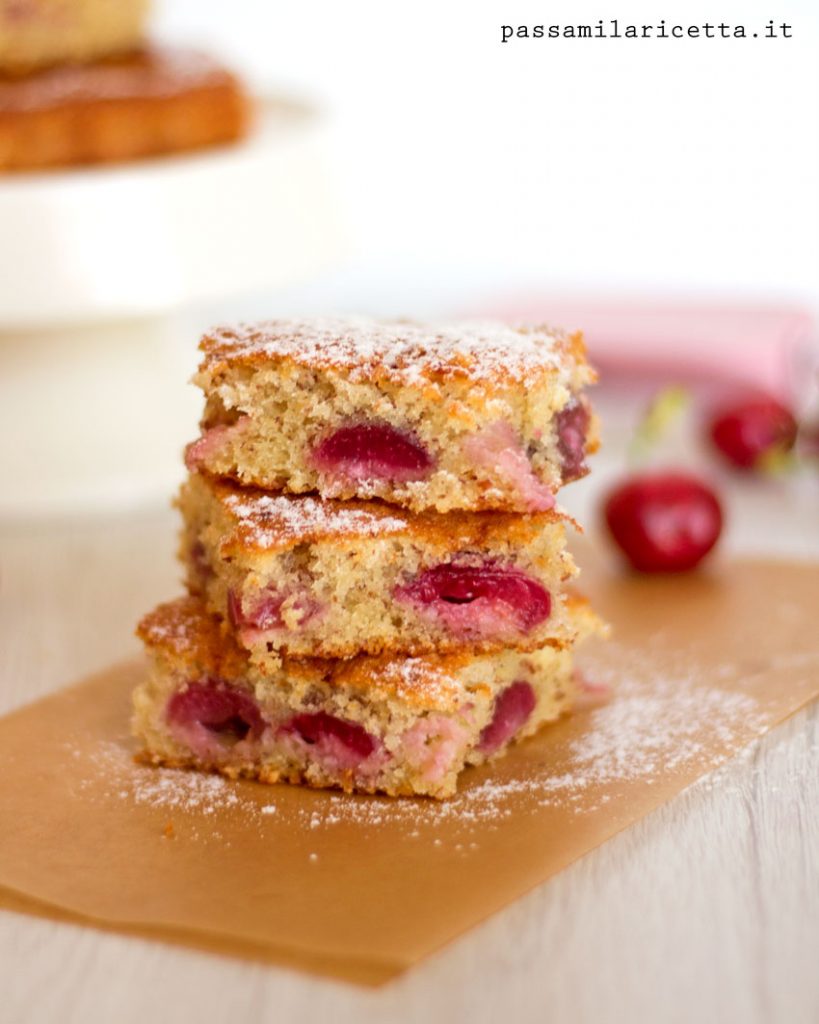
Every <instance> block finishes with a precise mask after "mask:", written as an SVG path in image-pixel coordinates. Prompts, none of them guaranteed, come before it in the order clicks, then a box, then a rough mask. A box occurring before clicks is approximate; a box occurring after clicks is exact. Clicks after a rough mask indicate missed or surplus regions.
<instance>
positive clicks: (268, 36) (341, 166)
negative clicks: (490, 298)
mask: <svg viewBox="0 0 819 1024" xmlns="http://www.w3.org/2000/svg"><path fill="white" fill-rule="evenodd" d="M612 17H617V18H619V19H620V21H621V22H622V23H626V22H636V23H639V24H643V23H646V24H655V23H656V22H657V21H658V20H659V19H660V18H663V17H664V18H665V19H666V21H667V22H668V23H671V22H682V23H685V24H697V23H703V22H705V21H711V22H719V21H721V20H724V21H726V22H728V23H731V24H734V23H743V24H745V25H746V26H747V27H748V31H749V32H750V31H754V30H757V29H758V28H760V26H764V24H765V23H766V22H767V21H768V20H769V19H770V18H773V19H774V20H775V21H776V22H777V23H779V22H781V21H786V22H789V23H791V24H792V25H793V38H792V39H778V40H769V39H756V40H755V39H752V38H749V39H745V40H733V39H727V40H723V39H705V38H701V39H683V40H676V39H665V40H629V39H619V40H615V39H600V40H598V39H592V40H564V39H561V40H528V41H517V42H512V43H508V44H506V45H505V46H502V45H501V43H500V41H499V40H500V26H501V24H502V23H507V24H520V23H530V24H533V23H544V22H545V23H546V24H554V23H594V22H595V21H597V20H598V19H599V18H604V19H606V20H608V19H610V18H612ZM154 24H155V31H156V34H157V35H159V36H161V37H164V38H180V39H185V40H187V41H190V40H196V41H199V42H201V43H204V44H206V45H208V46H209V47H211V48H216V49H218V50H219V51H220V52H221V53H223V54H224V55H225V56H227V57H228V58H230V59H232V60H233V61H234V63H235V65H236V66H237V67H238V68H240V69H242V70H243V71H244V72H245V73H246V74H250V75H251V76H252V78H253V79H255V80H256V81H261V82H265V83H268V84H271V85H275V86H278V87H284V88H286V89H294V90H297V91H299V92H302V93H306V94H307V95H310V96H314V97H317V98H319V99H321V100H322V101H323V102H324V104H325V105H326V106H327V108H328V109H329V110H330V112H331V115H332V118H333V122H332V123H333V139H334V143H335V161H336V170H337V171H338V174H339V180H340V188H341V191H342V194H343V196H344V199H345V202H346V204H347V209H348V211H349V214H350V222H351V225H352V235H353V240H354V244H355V250H356V252H357V256H358V259H359V261H360V262H361V264H362V265H364V266H366V267H368V268H370V271H371V274H372V276H373V278H375V276H377V274H378V273H381V274H382V275H388V276H391V277H392V278H393V279H394V277H395V275H396V274H400V273H406V274H409V275H412V274H414V275H416V276H417V277H419V278H420V279H426V280H429V281H436V280H438V278H439V275H440V274H441V273H443V272H446V273H447V274H448V275H449V276H450V279H451V280H453V281H454V280H464V279H467V278H469V279H472V280H475V281H477V280H482V281H491V282H492V283H499V284H500V283H514V284H515V285H518V284H520V283H521V282H524V281H530V282H537V283H538V284H545V285H547V286H549V287H550V288H563V289H580V290H586V289H598V290H604V291H606V290H608V291H618V292H621V293H622V292H624V291H625V292H633V293H636V294H644V293H645V292H647V291H649V292H657V291H659V292H662V293H666V294H667V293H669V292H678V293H679V292H682V293H697V294H702V293H716V294H719V295H721V296H722V295H726V294H731V295H739V296H743V295H747V294H753V296H754V298H756V299H760V298H765V299H769V298H771V299H781V298H786V299H787V298H790V297H793V298H796V299H798V300H808V301H809V302H810V304H811V305H813V306H814V308H816V307H819V199H817V194H818V192H819V129H817V108H818V107H819V61H817V59H816V54H817V43H818V42H819V5H817V3H816V2H815V0H765V2H758V0H744V2H736V0H734V2H730V0H727V2H726V0H722V2H717V0H714V2H711V3H702V2H698V0H686V2H680V0H676V2H665V3H662V2H656V0H654V2H645V0H609V2H606V3H603V2H601V0H597V2H587V0H540V2H538V3H535V2H520V0H518V2H512V3H509V2H507V3H501V2H499V0H494V2H489V0H468V2H465V0H415V2H413V3H389V2H383V0H381V2H379V0H345V2H344V3H339V2H338V0H298V2H267V0H231V3H230V4H226V3H225V2H224V0H157V11H156V17H155V19H154Z"/></svg>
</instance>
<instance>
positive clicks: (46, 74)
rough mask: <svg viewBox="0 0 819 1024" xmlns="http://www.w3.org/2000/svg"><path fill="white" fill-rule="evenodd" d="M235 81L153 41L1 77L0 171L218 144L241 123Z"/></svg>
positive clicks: (240, 93) (194, 56) (192, 55)
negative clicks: (85, 61) (124, 51)
mask: <svg viewBox="0 0 819 1024" xmlns="http://www.w3.org/2000/svg"><path fill="white" fill-rule="evenodd" d="M247 122H248V101H247V98H246V96H245V94H244V90H243V88H242V86H241V84H240V83H239V81H238V80H237V79H236V77H235V76H234V75H233V74H232V73H231V72H230V71H228V70H226V69H225V68H224V67H222V66H221V65H220V64H219V63H218V62H217V61H215V60H213V59H212V58H210V57H208V56H205V55H204V54H201V53H198V52H196V51H191V50H182V49H171V48H164V47H151V48H145V49H141V50H136V51H134V52H133V53H128V54H125V55H123V56H118V57H106V58H102V59H100V60H97V61H95V62H93V63H90V64H65V65H58V66H55V67H49V68H45V69H43V70H41V71H37V72H35V73H33V74H30V75H25V76H23V77H20V76H5V77H3V76H1V75H0V171H4V170H5V171H20V170H41V169H46V168H52V167H71V166H77V165H82V164H98V163H116V162H122V161H127V160H136V159H138V158H141V157H149V156H159V155H162V154H168V153H180V152H185V151H188V150H194V149H202V148H205V147H209V146H216V145H223V144H226V143H229V142H234V141H235V140H237V139H239V138H241V137H242V136H243V135H244V134H245V131H246V129H247Z"/></svg>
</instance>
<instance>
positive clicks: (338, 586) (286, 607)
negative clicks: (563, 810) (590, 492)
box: [134, 319, 597, 797]
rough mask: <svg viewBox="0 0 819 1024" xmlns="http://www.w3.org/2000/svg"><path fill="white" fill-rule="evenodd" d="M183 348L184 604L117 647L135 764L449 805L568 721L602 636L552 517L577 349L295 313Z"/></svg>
mask: <svg viewBox="0 0 819 1024" xmlns="http://www.w3.org/2000/svg"><path fill="white" fill-rule="evenodd" d="M200 347H201V350H202V353H203V359H202V362H201V365H200V368H199V372H198V374H197V376H196V378H195V380H196V383H197V384H198V385H199V386H200V387H201V388H202V390H203V391H204V394H205V399H206V402H205V411H204V416H203V419H202V423H201V427H202V433H201V436H200V437H199V439H198V440H196V441H194V442H193V443H192V444H191V445H189V447H188V449H187V453H186V463H187V467H188V470H189V476H188V479H187V481H186V483H185V484H184V485H183V488H182V492H181V495H180V498H179V507H180V510H181V512H182V517H183V521H184V528H183V532H182V547H181V558H182V561H183V563H184V566H185V573H186V584H187V591H188V594H187V596H185V597H183V598H180V599H179V600H177V601H174V602H171V603H169V604H165V605H161V606H160V607H159V608H157V609H156V610H155V611H153V612H152V613H150V614H149V615H147V616H146V617H145V618H144V619H143V620H142V622H141V623H140V626H139V630H138V632H139V635H140V637H141V638H142V640H143V641H144V643H145V645H146V648H147V650H148V653H149V657H150V664H151V668H150V673H149V675H148V678H147V679H146V680H145V681H144V682H143V683H142V684H141V685H140V686H139V687H138V689H137V690H136V692H135V694H134V706H135V713H134V730H135V734H136V735H137V736H138V737H139V739H140V740H141V741H142V744H143V755H142V756H143V758H144V759H146V760H148V761H150V762H153V763H155V764H163V765H169V766H176V767H190V768H196V769H199V770H203V771H218V772H221V773H223V774H225V775H227V776H229V777H234V778H235V777H241V776H244V777H249V778H255V779H259V780H261V781H263V782H276V781H280V780H281V781H285V780H286V781H289V782H298V783H304V784H307V785H311V786H320V787H337V788H342V789H344V790H346V791H348V792H367V793H375V792H380V793H386V794H390V795H395V796H397V795H427V796H434V797H447V796H450V795H451V794H453V793H454V792H455V790H456V785H457V780H458V777H459V775H460V774H461V773H462V771H463V770H464V769H465V768H466V767H467V766H469V765H477V764H481V763H483V762H485V761H488V760H491V759H493V758H496V757H499V756H501V755H502V754H503V753H505V751H506V750H508V748H509V747H510V745H511V744H513V743H516V742H518V741H520V740H523V739H525V738H526V737H528V736H530V735H532V734H533V733H534V732H536V731H537V730H538V729H540V728H541V727H542V726H544V725H545V724H546V723H548V722H552V721H554V720H555V719H557V718H558V717H559V716H560V715H562V714H563V713H565V712H566V711H568V710H569V708H570V705H571V701H572V693H573V667H572V652H573V647H574V645H575V644H576V642H577V641H578V640H579V639H581V638H582V637H583V636H584V635H586V634H587V633H589V632H591V631H593V630H594V629H595V628H596V621H597V620H596V619H595V617H594V615H593V614H592V613H591V611H590V610H589V609H588V607H587V606H586V605H585V603H584V602H583V601H582V600H581V599H579V598H577V597H573V596H571V595H570V594H569V592H568V591H567V589H566V588H567V583H568V581H569V580H570V579H571V578H572V577H573V576H574V575H575V573H576V569H575V566H574V563H573V561H572V558H571V556H570V554H569V552H568V551H567V548H566V528H567V517H566V516H565V515H564V514H563V513H562V512H561V511H560V510H559V508H558V506H557V504H556V499H555V493H556V492H557V490H558V489H559V488H560V487H561V486H562V485H563V484H565V483H567V482H569V481H571V480H573V479H576V478H578V477H580V476H582V475H584V474H585V473H586V471H587V467H586V455H587V453H588V452H590V451H591V450H593V449H594V447H595V446H596V428H595V420H594V417H593V416H592V414H591V412H590V409H589V406H588V403H587V401H586V398H585V397H584V395H583V388H584V387H585V386H586V385H587V384H588V383H590V382H591V381H592V380H593V376H594V374H593V371H592V370H591V368H590V367H589V365H588V363H587V362H586V358H585V351H584V348H583V343H582V339H581V338H580V336H579V335H569V334H564V333H562V332H559V331H553V330H549V329H546V328H540V327H538V328H517V329H513V328H511V327H508V326H505V325H502V324H494V323H490V324H484V323H481V324H465V325H447V324H445V325H422V324H416V323H407V322H382V321H372V320H368V319H312V320H282V321H267V322H262V323H258V324H251V325H240V326H238V327H235V328H220V329H217V330H215V331H213V332H211V333H210V334H208V335H206V336H205V338H204V339H203V340H202V343H201V346H200Z"/></svg>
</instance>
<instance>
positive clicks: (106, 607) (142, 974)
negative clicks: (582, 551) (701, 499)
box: [0, 467, 819, 1024]
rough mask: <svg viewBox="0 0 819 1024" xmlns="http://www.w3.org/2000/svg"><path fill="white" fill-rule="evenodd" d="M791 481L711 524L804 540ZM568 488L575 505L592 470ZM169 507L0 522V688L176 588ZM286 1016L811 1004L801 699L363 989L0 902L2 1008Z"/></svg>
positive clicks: (0, 697)
mask: <svg viewBox="0 0 819 1024" xmlns="http://www.w3.org/2000/svg"><path fill="white" fill-rule="evenodd" d="M600 468H601V471H602V472H601V473H600V474H599V475H598V480H604V479H605V476H606V471H605V467H600ZM740 492H741V493H740ZM783 493H784V494H785V498H783ZM737 495H739V497H740V498H741V500H739V501H738V503H737V502H735V500H734V499H735V498H736V497H737ZM788 495H790V497H788ZM797 497H798V496H796V497H795V496H794V495H793V494H791V492H789V491H788V492H782V491H780V490H778V489H777V488H761V489H760V488H750V489H749V487H748V486H745V485H743V487H742V488H740V489H739V490H738V491H737V492H736V493H733V492H732V494H731V495H729V498H730V503H731V505H732V506H733V505H734V504H736V509H735V516H734V522H733V527H732V533H731V534H730V536H729V540H730V541H731V545H732V546H733V547H734V548H735V549H739V550H749V549H754V550H755V551H772V552H773V553H782V554H789V555H791V556H795V557H802V558H806V559H808V558H810V559H815V560H817V561H819V514H817V510H818V509H819V495H817V493H816V492H815V491H813V492H812V493H811V494H809V495H807V496H805V495H802V496H801V497H798V500H797ZM572 501H573V508H574V510H575V511H577V512H578V514H580V515H583V516H586V517H587V516H588V511H589V508H590V506H591V504H592V503H593V501H594V491H593V490H592V489H591V485H589V487H587V486H586V485H585V484H581V485H578V487H577V490H576V492H575V497H574V498H573V499H572ZM783 519H784V521H785V528H784V529H783ZM175 528H176V523H175V519H174V518H173V517H172V516H171V514H170V513H167V512H157V513H154V514H146V515H142V516H139V517H132V518H131V519H129V520H107V519H98V520H94V521H75V522H74V523H65V522H63V523H51V524H45V523H44V524H39V525H37V524H29V525H27V526H20V527H11V526H5V527H2V528H0V703H1V704H2V708H3V709H6V708H11V707H13V706H16V705H18V704H22V703H24V702H26V701H29V700H31V699H33V698H34V697H36V696H39V695H41V694H44V693H47V692H49V691H51V690H53V689H56V688H58V687H60V686H62V685H64V684H65V683H68V682H70V681H71V680H73V679H76V678H77V677H78V676H81V675H83V674H84V673H87V672H90V671H93V670H95V669H97V668H101V667H103V666H105V665H107V664H110V663H111V662H112V661H114V660H118V659H121V658H123V657H125V656H127V655H128V654H130V653H132V652H133V651H135V650H136V641H135V640H133V638H132V636H131V630H132V628H133V624H134V622H135V621H136V619H137V618H138V617H139V615H140V614H141V613H142V612H144V611H145V610H146V609H147V608H148V607H150V606H151V605H152V604H153V603H155V602H156V601H157V600H159V599H161V598H164V597H168V596H171V595H173V594H174V593H175V591H176V590H177V589H178V583H177V580H178V570H177V569H176V567H175V565H174V562H173V549H174V543H175V538H174V533H175ZM0 841H2V839H0ZM54 859H55V870H59V851H58V850H55V851H54ZM290 1020H294V1021H295V1020H298V1021H299V1022H304V1024H309V1022H313V1021H315V1022H322V1024H325V1022H326V1021H328V1020H332V1021H333V1022H334V1024H336V1022H339V1024H343V1022H347V1021H349V1022H351V1024H352V1022H355V1024H366V1022H367V1021H371V1020H388V1021H390V1022H393V1021H396V1022H403V1021H425V1022H426V1021H438V1020H441V1021H445V1020H446V1021H450V1020H470V1021H472V1022H478V1021H487V1022H489V1021H491V1022H496V1021H499V1020H503V1021H509V1022H512V1021H516V1022H517V1021H533V1022H535V1021H536V1022H539V1024H544V1022H547V1021H548V1022H556V1024H557V1022H561V1024H562V1022H566V1024H585V1022H591V1021H606V1022H619V1021H623V1022H629V1024H642V1022H646V1024H666V1022H668V1024H671V1022H686V1024H687V1022H694V1021H696V1022H698V1024H706V1022H711V1021H714V1022H720V1024H726V1022H728V1024H730V1022H741V1024H756V1022H760V1024H761V1022H772V1021H775V1022H782V1024H802V1022H804V1024H816V1021H819V714H817V709H816V707H815V706H814V707H813V708H811V709H809V710H808V711H806V712H803V713H801V714H800V715H798V716H797V717H796V718H794V719H793V720H792V721H791V722H790V723H788V724H787V725H785V726H784V727H782V728H780V729H778V730H776V731H775V732H773V733H772V734H770V735H769V736H768V737H766V738H765V739H764V740H763V741H762V742H761V743H760V744H758V746H757V747H755V748H753V749H751V750H750V751H749V752H748V756H746V757H742V758H740V759H739V760H737V761H735V762H732V764H731V765H730V766H729V767H728V768H727V769H723V771H722V772H721V773H720V775H719V778H718V779H712V780H706V781H703V782H701V783H699V784H698V785H696V786H695V787H693V788H692V789H690V790H688V791H687V792H686V793H684V794H683V795H682V796H681V797H679V798H677V799H676V800H674V801H673V802H672V803H671V804H669V805H667V806H665V807H664V808H663V809H662V810H660V811H659V812H657V813H656V814H654V815H652V816H651V817H650V818H648V819H646V820H644V821H643V822H642V823H640V824H639V825H637V826H636V827H634V828H632V829H630V830H629V831H628V832H626V833H624V834H622V835H621V836H619V837H618V838H616V839H614V840H612V841H611V842H609V843H607V844H606V845H605V846H603V847H602V848H601V849H599V850H597V851H596V852H595V853H593V854H590V855H589V856H587V857H586V858H584V859H583V860H582V861H581V862H579V863H577V864H576V865H575V866H574V867H572V868H571V869H569V870H567V871H565V872H564V873H563V874H562V875H560V876H559V877H558V878H556V879H554V880H553V881H551V882H549V883H548V884H546V885H544V886H543V887H541V888H540V889H538V890H537V891H535V892H533V893H531V894H530V895H529V896H528V897H526V898H525V899H523V900H521V901H520V902H518V903H517V904H515V905H513V906H510V907H509V908H507V909H506V910H505V911H504V912H503V913H501V914H498V915H497V916H496V917H495V918H493V919H492V920H490V921H488V922H487V923H486V924H484V925H483V926H482V927H480V928H477V929H475V930H474V931H473V932H471V933H470V934H468V935H466V936H464V937H463V938H462V939H461V940H460V941H458V942H456V943H455V944H453V945H452V946H451V947H449V948H448V949H446V950H444V951H442V952H441V953H440V954H438V955H437V956H435V957H433V958H431V959H430V960H428V961H427V962H425V963H424V964H422V965H420V966H419V967H418V968H416V969H415V970H414V971H412V972H410V973H409V974H408V975H406V976H405V977H403V978H401V979H399V980H398V981H396V982H394V983H393V984H391V985H388V986H387V987H385V988H383V989H380V990H376V991H369V990H362V989H356V988H353V987H350V986H347V985H343V984H339V983H336V982H330V981H325V980H320V979H316V978H312V977H308V976H305V975H300V974H297V973H293V972H291V971H288V970H284V969H277V968H271V967H264V966H258V965H252V964H247V963H243V962H240V961H233V960H229V959H221V958H218V957H213V956H206V955H203V954H200V953H196V952H192V951H187V950H184V949H179V948H173V947H170V946H165V945H162V944H159V943H152V942H146V941H141V940H137V939H132V938H125V937H119V936H117V935H111V934H102V933H99V932H96V931H93V930H91V929H85V928H81V927H75V926H72V925H66V924H58V923H54V922H51V921H48V920H45V919H38V918H29V917H23V916H18V915H15V914H11V913H2V914H0V1021H2V1022H3V1024H21V1022H26V1024H28V1022H41V1021H42V1022H56V1021H60V1022H62V1024H73V1022H77V1024H93V1022H96V1021H100V1022H105V1024H114V1022H116V1024H132V1022H133V1024H146V1022H164V1021H186V1022H187V1021H195V1022H197V1024H205V1022H210V1021H213V1022H225V1024H227V1022H230V1024H243V1022H246V1021H247V1022H251V1021H252V1022H260V1021H290Z"/></svg>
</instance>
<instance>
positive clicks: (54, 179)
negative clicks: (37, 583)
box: [0, 100, 343, 517]
mask: <svg viewBox="0 0 819 1024" xmlns="http://www.w3.org/2000/svg"><path fill="white" fill-rule="evenodd" d="M323 143H324V140H323V126H322V123H321V120H320V118H319V117H318V115H317V114H316V113H315V111H313V110H312V109H310V108H309V107H307V106H306V105H304V104H300V103H297V102H292V101H283V100H269V101H266V102H265V103H264V104H263V105H262V109H261V112H260V118H259V123H258V124H257V127H256V130H255V131H254V133H253V135H252V137H251V138H250V139H249V140H247V141H246V142H245V143H243V144H241V145H239V146H233V147H229V148H225V149H221V150H218V151H211V152H206V153H203V154H200V155H191V156H185V157H173V158H163V159H158V160H154V161H147V162H143V163H137V164H132V165H128V166H123V167H117V168H111V169H89V170H77V171H70V172H54V173H48V174H36V175H20V176H9V177H6V178H3V179H0V239H2V241H0V437H2V443H0V480H1V481H2V485H0V515H4V516H14V517H17V516H23V517H30V516H32V515H42V514H50V513H53V512H65V511H83V512H85V511H88V510H89V509H95V508H99V509H105V508H110V507H111V506H124V505H127V506H133V505H134V504H140V503H148V502H153V501H156V500H157V499H158V498H160V497H164V496H165V495H167V494H168V493H169V492H170V491H171V490H172V488H173V486H174V484H175V482H176V481H177V480H178V479H179V478H180V476H181V472H182V469H181V461H180V452H181V449H182V446H183V444H184V442H185V441H186V440H189V439H190V438H191V437H192V436H194V433H195V425H196V420H197V418H198V411H199V408H200V405H201V401H200V399H199V397H198V396H197V395H196V394H195V392H194V391H193V389H192V388H190V386H189V385H187V383H186V381H187V379H188V377H189V376H190V374H191V372H192V370H193V368H194V365H195V361H196V359H195V341H196V338H195V337H193V336H191V335H190V334H189V333H188V332H187V331H186V330H184V328H183V327H182V326H181V324H180V321H179V314H180V313H181V312H182V311H183V310H185V309H190V308H191V307H193V306H195V304H197V303H200V302H208V303H209V302H212V301H218V300H220V299H221V300H223V299H226V298H228V297H230V296H232V295H236V294H239V293H241V292H252V291H259V290H263V289H276V288H284V287H287V286H289V285H292V284H295V283H297V282H299V281H302V280H304V279H305V278H307V277H309V276H310V275H311V274H314V273H316V272H317V271H319V270H321V269H322V268H323V267H325V266H328V265H330V264H331V263H333V262H334V261H335V260H337V259H338V257H339V256H340V254H341V252H342V250H343V245H342V233H341V230H340V227H339V220H338V216H337V208H336V205H335V202H334V196H333V191H332V188H331V187H330V184H329V181H328V176H327V174H326V168H325V159H324V145H323Z"/></svg>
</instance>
